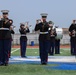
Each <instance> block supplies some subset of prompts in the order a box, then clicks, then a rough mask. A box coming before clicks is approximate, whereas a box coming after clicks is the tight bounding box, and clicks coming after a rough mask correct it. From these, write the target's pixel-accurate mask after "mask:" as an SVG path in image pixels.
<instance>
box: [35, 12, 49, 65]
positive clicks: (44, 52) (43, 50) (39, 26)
mask: <svg viewBox="0 0 76 75" xmlns="http://www.w3.org/2000/svg"><path fill="white" fill-rule="evenodd" d="M41 16H42V19H41V20H40V22H39V20H37V21H36V26H35V31H38V30H40V35H39V55H40V59H41V64H42V65H46V64H47V62H48V50H49V45H50V37H49V33H48V28H49V25H48V22H47V21H46V18H47V14H46V13H42V14H41Z"/></svg>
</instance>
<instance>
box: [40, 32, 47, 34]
mask: <svg viewBox="0 0 76 75" xmlns="http://www.w3.org/2000/svg"><path fill="white" fill-rule="evenodd" d="M40 34H48V32H40Z"/></svg>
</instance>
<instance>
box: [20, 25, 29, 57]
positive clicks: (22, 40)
mask: <svg viewBox="0 0 76 75" xmlns="http://www.w3.org/2000/svg"><path fill="white" fill-rule="evenodd" d="M19 32H20V34H21V37H20V48H21V57H23V58H26V47H27V37H26V33H29V32H30V31H29V27H28V26H25V25H24V24H21V25H20V29H19Z"/></svg>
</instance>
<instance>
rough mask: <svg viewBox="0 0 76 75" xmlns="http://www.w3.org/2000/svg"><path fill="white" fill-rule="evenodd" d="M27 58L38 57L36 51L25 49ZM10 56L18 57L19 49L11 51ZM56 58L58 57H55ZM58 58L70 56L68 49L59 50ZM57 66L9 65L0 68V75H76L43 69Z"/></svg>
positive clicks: (74, 73) (73, 71)
mask: <svg viewBox="0 0 76 75" xmlns="http://www.w3.org/2000/svg"><path fill="white" fill-rule="evenodd" d="M26 54H27V56H38V55H39V53H38V49H36V48H35V49H27V53H26ZM12 56H20V49H12ZM56 56H58V55H56ZM59 56H70V50H69V49H61V54H60V55H59ZM48 66H50V67H52V66H57V64H48V65H40V64H26V63H25V64H9V65H8V66H0V75H76V70H72V71H70V70H54V69H47V68H45V67H48Z"/></svg>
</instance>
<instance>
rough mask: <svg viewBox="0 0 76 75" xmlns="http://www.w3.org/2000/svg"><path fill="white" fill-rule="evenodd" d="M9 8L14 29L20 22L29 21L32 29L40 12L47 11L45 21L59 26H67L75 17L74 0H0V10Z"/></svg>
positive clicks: (75, 6)
mask: <svg viewBox="0 0 76 75" xmlns="http://www.w3.org/2000/svg"><path fill="white" fill-rule="evenodd" d="M4 9H7V10H9V11H10V12H9V17H10V18H11V19H13V21H14V25H15V26H16V29H19V26H20V23H21V22H26V21H29V24H31V25H32V29H33V28H34V27H35V23H36V19H40V18H41V16H40V13H43V12H46V13H48V17H47V21H49V20H52V21H53V22H54V23H55V25H58V26H59V27H64V28H66V27H67V28H68V27H69V26H70V24H71V22H72V20H73V19H76V0H0V10H4ZM0 15H1V12H0Z"/></svg>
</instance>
